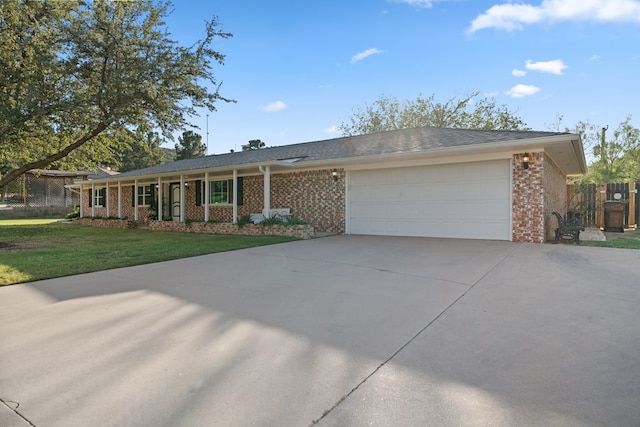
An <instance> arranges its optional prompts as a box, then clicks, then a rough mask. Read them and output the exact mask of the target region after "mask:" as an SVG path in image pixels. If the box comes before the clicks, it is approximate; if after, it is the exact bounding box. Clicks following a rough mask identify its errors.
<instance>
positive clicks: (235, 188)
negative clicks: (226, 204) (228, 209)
mask: <svg viewBox="0 0 640 427" xmlns="http://www.w3.org/2000/svg"><path fill="white" fill-rule="evenodd" d="M233 223H234V224H237V223H238V169H234V170H233Z"/></svg>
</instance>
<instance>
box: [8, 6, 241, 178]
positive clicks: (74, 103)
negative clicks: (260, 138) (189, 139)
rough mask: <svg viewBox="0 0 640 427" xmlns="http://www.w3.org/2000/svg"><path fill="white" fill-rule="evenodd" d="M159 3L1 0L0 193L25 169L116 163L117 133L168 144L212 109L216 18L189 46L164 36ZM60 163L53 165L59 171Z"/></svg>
mask: <svg viewBox="0 0 640 427" xmlns="http://www.w3.org/2000/svg"><path fill="white" fill-rule="evenodd" d="M170 7H171V4H170V3H168V2H164V1H162V0H157V1H154V0H137V1H131V2H124V1H109V0H93V1H90V2H87V1H82V0H67V1H64V2H62V1H44V0H3V1H0V33H1V34H2V39H3V46H2V49H0V75H2V79H0V168H1V169H0V173H3V174H4V175H3V176H2V178H0V188H1V187H3V186H5V185H7V184H9V183H10V182H12V181H13V180H15V179H16V178H17V177H19V176H20V175H21V174H22V173H24V172H25V171H27V170H29V169H34V168H46V167H51V166H52V165H53V166H56V165H58V164H59V162H60V161H61V160H62V159H64V161H66V162H68V163H69V165H70V166H72V167H86V166H91V165H92V164H90V163H93V164H95V162H96V161H97V160H100V161H104V159H105V158H106V159H107V161H109V159H111V160H113V159H115V158H116V157H117V153H118V150H120V149H121V146H120V142H119V140H118V139H117V135H118V134H122V133H123V132H139V129H157V130H159V131H160V132H162V133H163V134H164V136H165V137H167V138H170V137H171V134H172V133H173V132H175V131H177V130H179V129H184V127H186V126H189V125H192V123H190V119H191V118H192V117H193V116H194V115H196V109H198V108H206V109H208V110H210V111H214V110H215V109H216V108H215V104H216V102H217V101H221V100H222V101H231V100H229V99H226V98H224V97H223V96H221V95H220V93H219V89H220V83H219V82H217V81H216V79H215V77H214V74H213V67H214V65H216V64H223V62H224V55H222V54H221V53H219V52H217V51H215V50H213V49H212V44H213V42H214V39H216V38H228V37H231V34H229V33H225V32H222V31H220V30H218V22H217V18H215V17H213V18H212V20H211V21H208V22H206V24H205V32H204V36H203V38H202V39H201V40H200V41H198V42H197V43H195V44H194V45H192V46H190V47H184V46H181V45H180V44H179V43H178V42H177V41H175V40H173V39H172V38H171V37H170V34H169V32H168V30H167V26H166V23H165V21H164V19H165V18H166V17H167V15H168V13H169V9H170ZM56 162H58V163H56Z"/></svg>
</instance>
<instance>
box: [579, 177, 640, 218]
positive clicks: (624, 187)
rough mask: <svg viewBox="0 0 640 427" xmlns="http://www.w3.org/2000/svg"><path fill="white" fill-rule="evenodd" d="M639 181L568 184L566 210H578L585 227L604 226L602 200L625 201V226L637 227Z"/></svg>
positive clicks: (639, 195) (639, 200)
mask: <svg viewBox="0 0 640 427" xmlns="http://www.w3.org/2000/svg"><path fill="white" fill-rule="evenodd" d="M638 189H640V181H639V182H631V183H614V184H570V185H568V186H567V212H570V211H577V212H580V215H581V218H582V223H583V225H584V226H585V227H597V228H603V227H604V202H606V201H610V200H622V201H624V202H626V203H625V215H624V218H625V220H624V226H625V228H638V222H639V221H638V220H639V219H640V191H638Z"/></svg>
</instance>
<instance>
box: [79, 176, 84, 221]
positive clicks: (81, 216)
mask: <svg viewBox="0 0 640 427" xmlns="http://www.w3.org/2000/svg"><path fill="white" fill-rule="evenodd" d="M82 190H83V188H82V184H80V218H84V209H83V207H82V204H83V202H84V196H83V195H82Z"/></svg>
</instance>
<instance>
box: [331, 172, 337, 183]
mask: <svg viewBox="0 0 640 427" xmlns="http://www.w3.org/2000/svg"><path fill="white" fill-rule="evenodd" d="M331 176H332V177H333V180H334V181H335V182H338V171H337V170H335V169H334V170H332V171H331Z"/></svg>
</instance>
